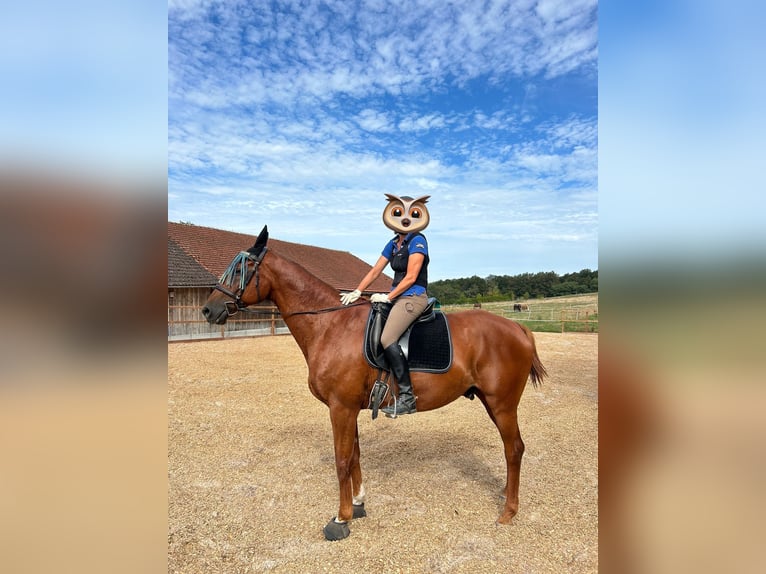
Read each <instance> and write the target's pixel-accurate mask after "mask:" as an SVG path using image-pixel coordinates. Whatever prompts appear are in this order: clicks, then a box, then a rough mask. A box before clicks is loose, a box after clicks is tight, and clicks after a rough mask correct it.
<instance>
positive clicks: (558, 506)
mask: <svg viewBox="0 0 766 574" xmlns="http://www.w3.org/2000/svg"><path fill="white" fill-rule="evenodd" d="M535 337H536V340H537V348H538V353H539V355H540V358H541V360H542V361H543V364H544V365H545V367H546V369H547V371H548V374H549V376H548V378H547V379H546V380H545V381H544V383H543V385H542V386H541V387H540V388H539V389H534V388H533V387H532V386H531V384H530V385H528V386H527V389H526V391H525V392H524V396H523V397H522V400H521V404H520V407H519V424H520V428H521V434H522V437H523V439H524V442H525V444H526V453H525V455H524V459H523V462H522V468H521V486H520V489H519V513H518V514H517V516H516V517H515V518H514V520H513V524H511V525H510V526H498V525H496V524H495V519H496V518H497V517H498V516H499V514H500V511H501V508H502V502H503V501H502V499H501V498H500V493H501V490H502V488H503V484H504V482H505V460H504V457H503V451H502V442H501V440H500V436H499V434H498V432H497V429H496V428H495V427H494V425H493V424H492V421H491V420H490V419H489V417H488V416H487V413H486V411H485V410H484V407H483V405H482V404H481V402H480V401H479V400H473V401H470V400H468V399H465V398H461V399H459V400H457V401H456V402H454V403H452V404H450V405H448V406H447V407H445V408H443V409H440V410H436V411H430V412H425V413H417V414H415V415H411V416H409V415H408V416H404V417H400V418H399V419H396V420H391V419H388V418H385V417H384V416H382V415H381V416H379V417H378V418H377V419H376V420H375V421H372V420H371V417H370V414H371V413H370V411H369V410H367V411H362V412H361V413H360V415H359V434H360V445H361V464H362V473H363V477H364V485H365V488H366V491H367V501H366V505H365V507H366V510H367V517H366V518H363V519H358V520H355V521H353V522H352V523H351V536H350V537H349V538H347V539H345V540H342V541H339V542H327V541H326V540H325V539H324V536H323V535H322V527H323V526H324V525H325V524H326V523H327V521H328V520H330V519H331V518H332V517H333V516H335V514H336V513H337V508H338V485H337V479H336V475H335V465H334V458H333V442H332V434H331V429H330V417H329V412H328V410H327V407H325V405H323V404H322V403H320V402H319V401H317V400H316V399H315V398H314V397H313V396H312V395H311V393H310V391H309V389H308V385H307V369H306V364H305V362H304V360H303V355H302V354H301V352H300V350H299V349H298V346H297V345H296V344H295V342H294V340H293V338H292V337H291V336H276V337H259V338H250V339H230V340H226V341H209V342H194V343H176V344H169V345H168V442H169V444H168V483H169V486H168V487H169V510H168V513H169V515H168V522H169V531H168V572H169V573H173V574H175V573H178V574H181V573H182V574H213V573H219V572H220V573H227V574H229V573H231V574H238V573H249V572H275V573H276V572H300V573H315V572H343V573H348V572H362V571H364V572H391V573H393V572H413V573H419V572H437V573H455V574H457V573H474V572H476V573H484V572H486V573H496V572H513V573H538V572H539V573H542V572H566V573H584V572H596V571H597V570H598V436H597V428H598V395H597V388H598V385H597V373H598V370H597V365H598V336H597V335H592V334H574V333H572V334H551V333H536V334H535Z"/></svg>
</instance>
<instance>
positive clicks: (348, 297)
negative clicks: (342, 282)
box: [340, 289, 362, 305]
mask: <svg viewBox="0 0 766 574" xmlns="http://www.w3.org/2000/svg"><path fill="white" fill-rule="evenodd" d="M361 296H362V292H361V291H360V290H359V289H354V290H353V291H352V292H351V293H343V295H341V296H340V302H341V303H343V304H344V305H350V304H351V303H353V302H354V301H356V300H357V299H359V297H361Z"/></svg>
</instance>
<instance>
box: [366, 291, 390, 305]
mask: <svg viewBox="0 0 766 574" xmlns="http://www.w3.org/2000/svg"><path fill="white" fill-rule="evenodd" d="M390 302H391V301H389V300H388V295H386V294H385V293H375V294H374V295H373V296H372V297H370V303H390Z"/></svg>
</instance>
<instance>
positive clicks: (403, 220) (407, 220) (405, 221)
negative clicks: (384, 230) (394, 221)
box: [402, 219, 411, 227]
mask: <svg viewBox="0 0 766 574" xmlns="http://www.w3.org/2000/svg"><path fill="white" fill-rule="evenodd" d="M410 223H411V222H410V220H409V219H402V227H409V226H410Z"/></svg>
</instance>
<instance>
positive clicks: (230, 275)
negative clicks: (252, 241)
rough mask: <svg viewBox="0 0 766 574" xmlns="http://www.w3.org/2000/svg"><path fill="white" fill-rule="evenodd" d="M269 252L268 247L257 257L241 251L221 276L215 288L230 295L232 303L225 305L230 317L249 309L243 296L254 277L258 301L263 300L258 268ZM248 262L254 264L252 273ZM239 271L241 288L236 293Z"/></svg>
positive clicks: (227, 302)
mask: <svg viewBox="0 0 766 574" xmlns="http://www.w3.org/2000/svg"><path fill="white" fill-rule="evenodd" d="M267 251H268V248H267V247H264V248H263V249H261V252H260V253H259V254H258V255H255V254H254V253H252V252H250V251H240V252H239V254H238V255H237V256H236V257H234V260H233V261H232V262H231V263H229V266H228V267H227V268H226V271H224V272H223V275H221V278H220V279H219V280H218V283H216V285H215V287H213V288H214V289H217V290H218V291H220V292H221V293H223V294H224V295H228V296H229V297H231V298H232V301H226V302H225V303H224V306H225V307H226V312H227V313H228V314H229V317H231V316H232V315H236V314H237V313H238V312H239V311H241V310H243V309H245V307H247V304H246V303H244V302H243V301H242V294H243V293H244V292H245V288H247V285H248V283H250V280H251V279H252V278H253V275H255V293H256V296H257V297H258V300H259V301H260V300H261V277H260V274H259V273H258V267H259V266H260V264H261V261H263V257H264V256H265V255H266V252H267ZM248 261H252V262H253V269H252V271H251V270H249V269H248V267H249V265H248V264H247V263H248ZM237 269H239V271H240V273H239V287H238V288H237V290H236V291H232V289H233V288H234V277H235V276H236V274H237ZM224 285H226V286H228V287H230V288H231V289H227V287H225V286H224Z"/></svg>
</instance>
